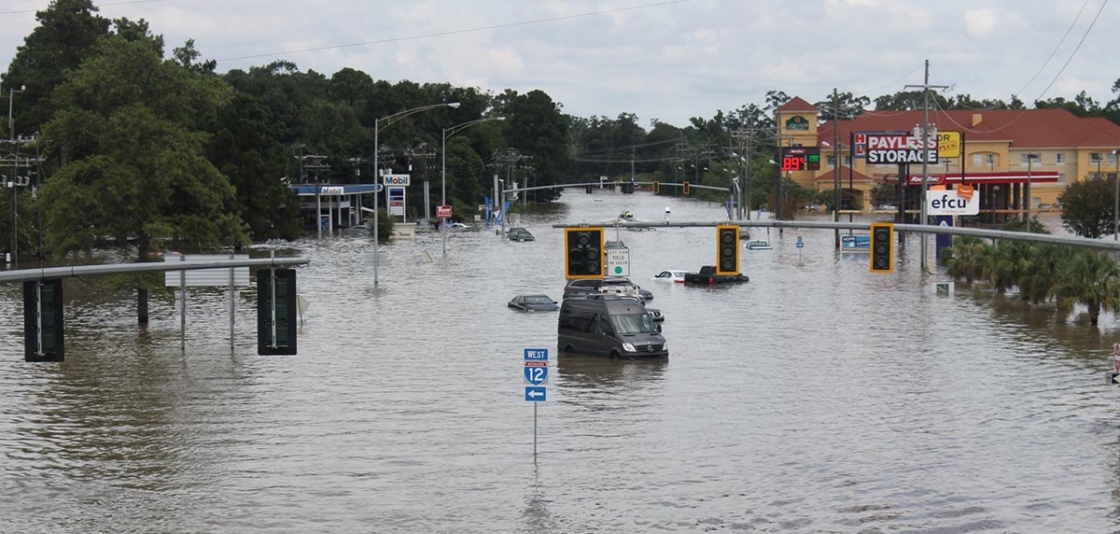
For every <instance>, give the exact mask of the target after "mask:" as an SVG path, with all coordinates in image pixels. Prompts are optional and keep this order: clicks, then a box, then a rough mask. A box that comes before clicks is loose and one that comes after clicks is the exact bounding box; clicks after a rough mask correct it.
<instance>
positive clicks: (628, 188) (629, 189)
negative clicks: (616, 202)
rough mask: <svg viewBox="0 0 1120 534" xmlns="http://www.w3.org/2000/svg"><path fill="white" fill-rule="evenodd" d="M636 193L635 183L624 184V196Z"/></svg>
mask: <svg viewBox="0 0 1120 534" xmlns="http://www.w3.org/2000/svg"><path fill="white" fill-rule="evenodd" d="M633 193H634V182H622V194H624V195H631V194H633Z"/></svg>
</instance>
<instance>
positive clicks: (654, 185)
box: [653, 180, 661, 195]
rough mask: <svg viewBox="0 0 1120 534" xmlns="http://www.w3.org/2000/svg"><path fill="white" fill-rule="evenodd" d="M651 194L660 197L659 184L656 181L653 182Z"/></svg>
mask: <svg viewBox="0 0 1120 534" xmlns="http://www.w3.org/2000/svg"><path fill="white" fill-rule="evenodd" d="M653 194H655V195H660V194H661V182H658V181H657V180H654V181H653Z"/></svg>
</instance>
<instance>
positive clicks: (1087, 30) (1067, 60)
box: [1035, 0, 1108, 101]
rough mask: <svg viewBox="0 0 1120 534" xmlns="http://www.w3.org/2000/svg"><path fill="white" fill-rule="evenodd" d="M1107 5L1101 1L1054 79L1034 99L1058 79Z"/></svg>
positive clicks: (1106, 0)
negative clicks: (1091, 19)
mask: <svg viewBox="0 0 1120 534" xmlns="http://www.w3.org/2000/svg"><path fill="white" fill-rule="evenodd" d="M1107 5H1108V0H1104V2H1101V7H1100V9H1098V10H1097V14H1096V15H1094V16H1093V21H1092V22H1090V23H1089V27H1088V28H1085V34H1084V35H1082V36H1081V40H1080V41H1078V42H1077V46H1076V47H1075V48H1074V49H1073V52H1070V54H1069V57H1068V58H1066V62H1065V64H1063V65H1062V68H1061V70H1059V71H1058V73H1057V74H1055V75H1054V79H1053V80H1050V84H1049V85H1047V86H1046V89H1043V90H1042V92H1041V93H1039V95H1038V98H1035V101H1038V100H1040V99H1042V95H1045V94H1046V92H1047V91H1049V90H1050V88H1051V87H1053V86H1054V83H1055V82H1057V81H1058V77H1059V76H1061V75H1062V73H1063V72H1065V70H1066V67H1068V66H1069V63H1070V61H1073V56H1076V55H1077V51H1078V50H1081V45H1082V44H1083V43H1084V42H1085V39H1086V38H1087V37H1089V32H1091V31H1093V26H1095V25H1096V24H1097V19H1099V18H1100V17H1101V12H1102V11H1104V6H1107Z"/></svg>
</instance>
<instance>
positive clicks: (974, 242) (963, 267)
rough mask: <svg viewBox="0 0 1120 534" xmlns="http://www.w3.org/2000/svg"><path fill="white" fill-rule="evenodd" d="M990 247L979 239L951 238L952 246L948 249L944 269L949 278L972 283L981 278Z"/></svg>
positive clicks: (968, 237) (971, 237) (966, 237)
mask: <svg viewBox="0 0 1120 534" xmlns="http://www.w3.org/2000/svg"><path fill="white" fill-rule="evenodd" d="M990 248H991V247H990V245H988V244H987V243H985V242H984V241H983V240H982V239H980V238H979V237H973V236H957V237H955V238H953V246H952V248H950V249H949V254H948V257H947V258H946V259H945V267H946V269H948V271H949V276H952V277H953V278H964V279H965V280H967V281H968V283H972V282H973V281H975V280H976V279H977V278H981V272H982V267H983V264H984V261H985V257H986V256H987V255H988V253H989V250H990Z"/></svg>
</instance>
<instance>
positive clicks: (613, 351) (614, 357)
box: [611, 350, 620, 360]
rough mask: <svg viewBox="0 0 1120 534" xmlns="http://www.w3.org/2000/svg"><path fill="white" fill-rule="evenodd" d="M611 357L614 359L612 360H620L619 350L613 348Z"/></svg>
mask: <svg viewBox="0 0 1120 534" xmlns="http://www.w3.org/2000/svg"><path fill="white" fill-rule="evenodd" d="M611 359H612V360H618V359H620V356H619V355H618V351H617V350H612V351H611Z"/></svg>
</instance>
